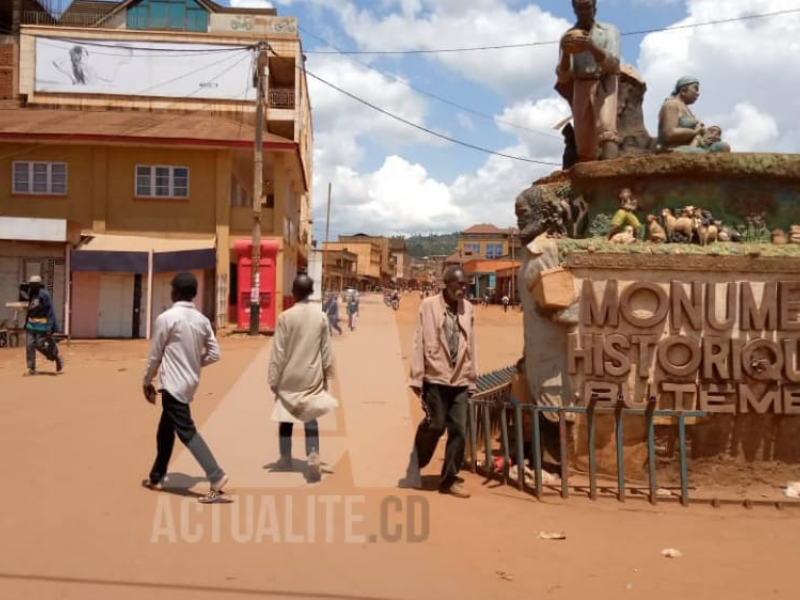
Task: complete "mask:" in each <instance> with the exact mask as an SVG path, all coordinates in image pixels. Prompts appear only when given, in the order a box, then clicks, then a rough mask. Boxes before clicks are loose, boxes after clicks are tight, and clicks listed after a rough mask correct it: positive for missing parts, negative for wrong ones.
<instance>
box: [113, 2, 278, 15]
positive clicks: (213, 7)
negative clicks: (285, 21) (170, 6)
mask: <svg viewBox="0 0 800 600" xmlns="http://www.w3.org/2000/svg"><path fill="white" fill-rule="evenodd" d="M140 1H141V0H123V1H122V2H119V3H115V4H114V7H113V8H112V10H110V11H108V12H107V13H105V14H104V15H99V16H100V17H103V16H111V15H114V14H117V13H119V12H121V11H123V10H126V9H127V8H128V7H129V6H132V5H134V4H138V3H139V2H140ZM195 2H197V3H198V4H199V5H200V6H202V7H203V8H205V9H206V10H207V11H208V12H210V13H232V14H250V15H277V14H278V11H277V9H274V8H235V7H232V6H231V7H228V6H222V5H220V4H217V3H216V2H214V1H213V0H195Z"/></svg>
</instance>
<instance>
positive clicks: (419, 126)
mask: <svg viewBox="0 0 800 600" xmlns="http://www.w3.org/2000/svg"><path fill="white" fill-rule="evenodd" d="M298 68H300V67H298ZM303 71H304V72H305V73H306V75H308V76H309V77H312V78H313V79H316V80H317V81H319V82H320V83H322V84H325V85H327V86H328V87H331V88H333V89H334V90H336V91H337V92H339V93H341V94H344V95H345V96H348V97H349V98H352V99H353V100H355V101H356V102H360V103H361V104H364V105H366V106H368V107H370V108H371V109H373V110H376V111H378V112H379V113H381V114H384V115H386V116H387V117H391V118H392V119H395V120H397V121H400V122H401V123H404V124H405V125H408V126H409V127H414V128H415V129H419V130H420V131H424V132H425V133H428V134H430V135H433V136H436V137H438V138H441V139H443V140H446V141H448V142H452V143H453V144H458V145H459V146H465V147H467V148H471V149H473V150H478V151H479V152H485V153H486V154H493V155H495V156H501V157H503V158H510V159H513V160H520V161H523V162H528V163H535V164H539V165H547V166H556V167H561V164H560V163H553V162H547V161H543V160H535V159H533V158H525V157H522V156H512V155H510V154H503V153H502V152H495V151H494V150H489V149H488V148H483V147H481V146H476V145H475V144H470V143H468V142H462V141H461V140H457V139H455V138H452V137H449V136H446V135H444V134H442V133H438V132H436V131H433V130H431V129H428V128H427V127H423V126H422V125H418V124H417V123H414V122H412V121H409V120H408V119H404V118H403V117H401V116H399V115H396V114H394V113H391V112H389V111H387V110H384V109H382V108H380V107H379V106H375V105H374V104H372V103H370V102H368V101H367V100H364V99H363V98H359V97H358V96H356V95H354V94H351V93H350V92H348V91H346V90H343V89H342V88H340V87H338V86H336V85H334V84H332V83H331V82H329V81H326V80H324V79H322V78H321V77H318V76H317V75H314V74H313V73H312V72H311V71H309V70H308V69H305V68H303Z"/></svg>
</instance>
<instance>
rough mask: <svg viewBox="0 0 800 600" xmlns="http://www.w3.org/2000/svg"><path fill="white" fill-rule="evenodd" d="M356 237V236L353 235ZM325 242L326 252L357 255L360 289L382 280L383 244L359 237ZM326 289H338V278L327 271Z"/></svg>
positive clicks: (325, 274)
mask: <svg viewBox="0 0 800 600" xmlns="http://www.w3.org/2000/svg"><path fill="white" fill-rule="evenodd" d="M353 237H355V236H353ZM339 239H340V241H338V242H325V243H323V249H324V250H325V251H326V252H341V251H347V252H351V253H353V254H355V255H356V279H357V282H358V283H357V287H358V289H359V290H361V291H364V290H367V289H370V288H372V287H374V286H376V285H380V281H381V262H382V255H381V244H380V243H379V242H377V241H375V240H371V239H362V238H358V241H350V242H344V241H341V239H342V237H341V236H340V238H339ZM323 280H324V283H323V285H324V286H325V290H326V291H329V290H336V287H335V285H336V280H335V279H332V278H329V277H328V273H327V271H326V272H325V273H324V274H323Z"/></svg>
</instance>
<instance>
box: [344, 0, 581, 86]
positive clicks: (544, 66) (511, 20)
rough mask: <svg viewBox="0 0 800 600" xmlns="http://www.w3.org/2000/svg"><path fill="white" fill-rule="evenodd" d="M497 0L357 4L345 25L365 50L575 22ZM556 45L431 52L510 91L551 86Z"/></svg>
mask: <svg viewBox="0 0 800 600" xmlns="http://www.w3.org/2000/svg"><path fill="white" fill-rule="evenodd" d="M508 4H511V3H503V2H498V1H497V0H470V1H465V0H422V2H421V5H422V8H424V9H425V10H418V11H415V12H409V13H402V14H400V13H394V14H390V15H388V16H384V17H377V16H376V15H375V14H374V13H372V12H370V11H368V10H364V9H360V8H358V7H356V6H354V5H353V4H345V5H343V6H341V7H340V15H341V20H342V23H343V26H344V28H345V29H346V30H347V32H348V34H349V35H350V36H351V37H352V38H353V39H354V40H356V42H357V43H358V45H359V46H360V47H361V48H362V49H364V50H378V49H386V48H392V49H397V50H409V49H433V48H464V47H485V46H498V45H511V44H529V43H532V42H552V41H553V40H557V39H558V38H559V37H560V36H561V35H562V34H563V32H564V31H565V30H566V29H567V28H568V27H569V26H570V24H571V23H570V22H569V21H567V20H565V19H562V18H559V17H555V16H554V15H552V14H551V13H549V12H546V11H544V10H542V9H541V8H539V7H538V6H537V5H536V4H529V5H527V6H525V7H523V8H521V9H519V10H514V9H512V8H511V7H510V6H509V5H508ZM557 55H558V51H557V47H556V46H555V45H544V46H539V47H530V46H527V47H521V48H515V49H502V50H485V51H469V52H453V53H442V54H436V55H431V56H430V57H429V58H430V59H431V60H435V61H438V62H439V63H440V64H442V65H444V66H445V67H447V68H448V69H450V70H452V71H453V72H455V73H457V74H459V75H461V76H462V77H464V78H465V79H468V80H471V81H474V82H477V83H480V84H482V85H485V86H486V87H489V88H491V89H493V90H495V91H497V92H500V93H503V94H505V95H508V96H512V97H516V98H522V97H537V96H542V95H543V93H544V90H552V88H553V85H554V83H555V81H554V80H555V75H554V70H555V65H556V62H557V60H558V56H557Z"/></svg>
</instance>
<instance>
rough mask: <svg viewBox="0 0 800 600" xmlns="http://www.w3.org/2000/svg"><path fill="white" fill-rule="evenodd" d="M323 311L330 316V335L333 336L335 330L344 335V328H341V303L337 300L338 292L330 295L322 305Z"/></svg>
mask: <svg viewBox="0 0 800 600" xmlns="http://www.w3.org/2000/svg"><path fill="white" fill-rule="evenodd" d="M322 310H323V311H325V314H326V315H328V333H330V334H331V335H333V330H334V329H335V330H336V331H338V332H339V335H342V328H341V327H340V326H339V301H338V300H337V299H336V292H332V293H331V294H329V295H328V300H327V301H326V302H325V304H323V305H322Z"/></svg>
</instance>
